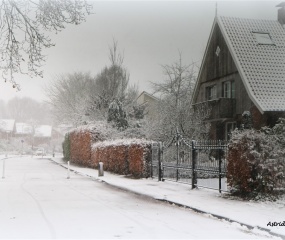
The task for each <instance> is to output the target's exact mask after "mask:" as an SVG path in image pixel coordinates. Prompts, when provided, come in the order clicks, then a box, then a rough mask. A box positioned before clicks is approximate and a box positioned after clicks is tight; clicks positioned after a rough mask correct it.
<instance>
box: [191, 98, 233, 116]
mask: <svg viewBox="0 0 285 240" xmlns="http://www.w3.org/2000/svg"><path fill="white" fill-rule="evenodd" d="M194 110H195V111H199V112H201V111H203V112H204V113H205V112H207V116H206V117H205V118H206V119H207V120H213V119H221V118H233V117H234V116H235V115H236V100H235V99H234V98H218V99H215V100H210V101H206V102H201V103H196V104H194Z"/></svg>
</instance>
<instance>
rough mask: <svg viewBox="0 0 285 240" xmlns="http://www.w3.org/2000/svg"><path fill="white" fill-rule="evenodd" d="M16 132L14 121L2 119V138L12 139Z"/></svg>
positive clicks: (0, 127)
mask: <svg viewBox="0 0 285 240" xmlns="http://www.w3.org/2000/svg"><path fill="white" fill-rule="evenodd" d="M14 131H15V120H14V119H0V136H1V138H5V139H10V138H11V136H12V135H13V133H14Z"/></svg>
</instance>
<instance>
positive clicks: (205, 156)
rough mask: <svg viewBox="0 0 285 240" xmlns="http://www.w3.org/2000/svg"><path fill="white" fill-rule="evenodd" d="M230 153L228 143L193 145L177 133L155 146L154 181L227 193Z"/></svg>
mask: <svg viewBox="0 0 285 240" xmlns="http://www.w3.org/2000/svg"><path fill="white" fill-rule="evenodd" d="M226 153H227V142H225V141H194V140H192V141H189V140H185V139H184V138H183V137H182V135H180V134H179V133H177V134H176V135H175V136H174V137H173V138H172V139H171V141H169V142H167V143H166V142H164V143H154V144H153V148H152V177H157V178H158V180H159V181H161V180H162V181H163V180H168V181H176V182H182V183H186V184H191V185H192V188H195V187H198V186H200V187H205V188H212V189H218V190H219V191H220V192H221V191H226V190H227V188H226V178H225V176H226V166H227V162H226V158H225V156H226Z"/></svg>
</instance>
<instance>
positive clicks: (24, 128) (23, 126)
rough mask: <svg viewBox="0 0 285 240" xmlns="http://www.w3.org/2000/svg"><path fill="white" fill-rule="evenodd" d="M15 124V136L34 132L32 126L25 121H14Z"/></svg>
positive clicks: (24, 135)
mask: <svg viewBox="0 0 285 240" xmlns="http://www.w3.org/2000/svg"><path fill="white" fill-rule="evenodd" d="M15 126H16V128H15V132H14V136H15V137H29V136H32V135H33V133H34V129H33V127H32V126H31V125H29V124H27V123H16V124H15Z"/></svg>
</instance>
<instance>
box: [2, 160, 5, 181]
mask: <svg viewBox="0 0 285 240" xmlns="http://www.w3.org/2000/svg"><path fill="white" fill-rule="evenodd" d="M2 178H3V179H4V178H5V159H3V172H2Z"/></svg>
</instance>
